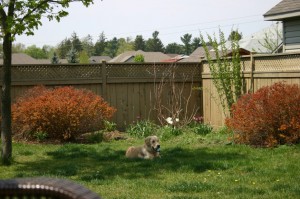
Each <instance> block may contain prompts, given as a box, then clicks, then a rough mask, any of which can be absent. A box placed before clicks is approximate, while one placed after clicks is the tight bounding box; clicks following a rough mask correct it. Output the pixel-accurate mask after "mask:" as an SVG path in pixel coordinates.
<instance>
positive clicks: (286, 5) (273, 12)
mask: <svg viewBox="0 0 300 199" xmlns="http://www.w3.org/2000/svg"><path fill="white" fill-rule="evenodd" d="M263 16H264V18H265V20H267V21H277V20H278V21H280V20H282V19H285V18H291V17H300V1H299V0H283V1H281V2H279V3H278V4H277V5H275V6H274V7H273V8H271V9H270V10H269V11H268V12H266V13H265V14H264V15H263Z"/></svg>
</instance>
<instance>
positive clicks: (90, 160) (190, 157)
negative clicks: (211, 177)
mask: <svg viewBox="0 0 300 199" xmlns="http://www.w3.org/2000/svg"><path fill="white" fill-rule="evenodd" d="M44 155H45V156H47V157H48V158H46V159H42V160H36V161H34V162H28V163H25V164H23V165H20V166H19V167H18V171H17V176H16V177H24V176H58V177H70V176H74V177H75V178H78V179H80V180H82V181H87V182H91V181H99V182H100V181H103V180H108V179H113V178H114V177H116V176H119V177H123V178H128V179H135V178H155V179H158V178H160V173H163V172H168V171H174V172H194V173H201V172H204V171H207V170H226V169H229V168H232V167H233V166H234V163H232V162H236V161H240V160H245V158H246V157H245V156H244V155H241V154H239V153H238V152H232V151H226V150H225V151H222V150H220V149H219V150H214V149H212V148H199V149H186V148H181V147H175V148H169V149H166V150H165V151H163V153H162V157H161V158H157V159H154V160H141V159H127V158H125V156H124V155H125V151H123V150H115V149H112V148H110V147H101V146H100V145H78V144H67V145H63V146H61V147H60V148H58V149H57V150H55V151H52V152H46V154H44Z"/></svg>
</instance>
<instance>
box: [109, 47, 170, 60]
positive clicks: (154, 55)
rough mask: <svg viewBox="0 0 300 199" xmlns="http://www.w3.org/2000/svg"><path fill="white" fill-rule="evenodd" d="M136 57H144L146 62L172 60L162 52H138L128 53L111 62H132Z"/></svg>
mask: <svg viewBox="0 0 300 199" xmlns="http://www.w3.org/2000/svg"><path fill="white" fill-rule="evenodd" d="M136 55H143V56H144V61H145V62H161V61H162V60H166V59H170V57H169V56H168V55H166V54H164V53H161V52H144V51H142V50H138V51H126V52H124V53H122V54H120V55H118V56H117V57H115V58H113V59H111V60H110V61H109V62H131V61H132V58H134V57H135V56H136Z"/></svg>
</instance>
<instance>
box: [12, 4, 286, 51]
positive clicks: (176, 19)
mask: <svg viewBox="0 0 300 199" xmlns="http://www.w3.org/2000/svg"><path fill="white" fill-rule="evenodd" d="M280 1H281V0H103V1H101V0H94V4H93V5H91V6H90V7H88V8H86V7H85V6H83V5H82V4H81V3H79V2H74V3H71V4H70V7H69V8H68V9H67V11H68V12H69V15H68V16H67V17H65V18H63V19H62V20H61V21H60V22H56V21H50V22H49V21H48V19H46V18H45V19H43V20H42V24H43V25H42V26H40V27H39V28H38V30H36V31H35V35H34V36H26V35H21V36H18V37H17V38H16V43H22V44H25V46H26V47H28V46H31V45H36V46H38V47H42V46H43V45H50V46H57V45H58V44H59V43H60V42H61V41H62V40H64V39H65V38H70V37H71V34H72V33H73V32H75V33H76V34H77V35H78V37H79V38H84V37H86V36H87V35H88V34H89V35H91V36H92V38H93V42H96V41H97V40H98V38H99V35H100V34H101V32H104V34H105V36H106V38H107V40H110V39H112V38H113V37H117V38H127V37H130V38H131V39H132V40H134V39H135V37H136V35H142V36H143V38H144V39H145V40H146V39H149V38H151V37H152V33H153V32H154V31H158V32H159V35H158V37H159V38H160V39H161V41H162V42H163V44H164V45H167V44H169V43H173V42H176V43H179V44H182V42H181V40H180V37H181V36H183V35H184V34H186V33H189V34H192V35H193V37H199V36H200V34H203V35H206V34H210V35H212V34H214V33H218V31H219V28H220V29H221V30H222V31H223V32H224V33H225V35H227V36H228V35H229V33H230V32H231V30H232V29H238V30H239V32H242V34H243V36H249V35H251V34H253V33H255V32H258V31H259V30H261V29H263V28H265V27H267V26H270V25H271V24H272V23H275V22H268V21H264V19H263V14H265V13H266V12H267V11H268V10H270V9H271V8H272V7H273V6H275V5H276V4H277V3H279V2H280Z"/></svg>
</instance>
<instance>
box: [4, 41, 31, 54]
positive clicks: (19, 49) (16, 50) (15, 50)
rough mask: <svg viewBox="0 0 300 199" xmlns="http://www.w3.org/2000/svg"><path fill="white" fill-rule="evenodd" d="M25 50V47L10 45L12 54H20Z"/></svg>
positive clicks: (18, 44) (16, 44) (22, 45)
mask: <svg viewBox="0 0 300 199" xmlns="http://www.w3.org/2000/svg"><path fill="white" fill-rule="evenodd" d="M1 49H2V46H1ZM25 49H26V46H25V45H24V44H21V43H14V44H12V53H22V52H24V51H25Z"/></svg>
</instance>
